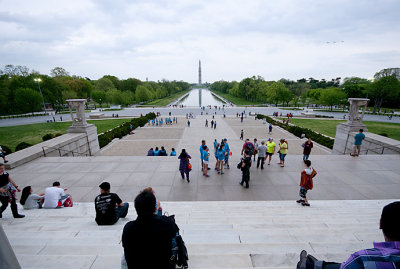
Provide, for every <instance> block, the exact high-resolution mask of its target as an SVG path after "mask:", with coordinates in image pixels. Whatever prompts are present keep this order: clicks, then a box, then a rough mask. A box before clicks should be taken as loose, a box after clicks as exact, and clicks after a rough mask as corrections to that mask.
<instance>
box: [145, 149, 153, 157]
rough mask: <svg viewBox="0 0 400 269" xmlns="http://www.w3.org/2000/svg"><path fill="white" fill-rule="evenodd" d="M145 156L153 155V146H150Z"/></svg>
mask: <svg viewBox="0 0 400 269" xmlns="http://www.w3.org/2000/svg"><path fill="white" fill-rule="evenodd" d="M147 156H154V150H153V148H150V149H149V151H148V152H147Z"/></svg>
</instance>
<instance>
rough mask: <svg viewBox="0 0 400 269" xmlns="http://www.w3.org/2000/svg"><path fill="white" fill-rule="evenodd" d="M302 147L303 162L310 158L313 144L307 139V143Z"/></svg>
mask: <svg viewBox="0 0 400 269" xmlns="http://www.w3.org/2000/svg"><path fill="white" fill-rule="evenodd" d="M302 146H303V148H304V149H303V161H305V160H308V158H309V157H310V153H311V149H312V148H313V146H314V145H313V142H312V141H311V138H308V139H307V141H306V142H305V143H304V144H303V145H302Z"/></svg>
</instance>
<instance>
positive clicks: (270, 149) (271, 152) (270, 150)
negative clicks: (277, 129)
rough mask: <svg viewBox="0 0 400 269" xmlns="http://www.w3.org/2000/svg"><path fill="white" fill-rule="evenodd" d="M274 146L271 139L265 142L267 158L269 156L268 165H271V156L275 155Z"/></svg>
mask: <svg viewBox="0 0 400 269" xmlns="http://www.w3.org/2000/svg"><path fill="white" fill-rule="evenodd" d="M275 148H276V144H275V142H274V140H273V139H272V138H270V139H268V141H267V156H269V160H268V165H270V164H271V158H272V155H274V153H275Z"/></svg>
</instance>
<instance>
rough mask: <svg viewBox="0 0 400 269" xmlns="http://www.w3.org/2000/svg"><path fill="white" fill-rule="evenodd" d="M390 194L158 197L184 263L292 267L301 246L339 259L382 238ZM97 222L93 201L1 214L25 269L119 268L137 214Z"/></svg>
mask: <svg viewBox="0 0 400 269" xmlns="http://www.w3.org/2000/svg"><path fill="white" fill-rule="evenodd" d="M392 201H393V200H363V201H359V200H346V201H337V200H330V201H326V200H323V201H321V200H320V201H311V207H302V206H301V205H298V204H296V203H295V202H294V201H235V202H229V201H218V202H164V203H162V206H163V209H164V212H168V213H169V214H175V216H176V221H177V224H178V225H179V227H180V229H181V231H180V233H181V235H182V236H183V239H184V240H185V242H186V245H187V247H188V251H189V258H190V260H189V268H208V269H222V268H235V269H249V268H259V269H263V268H264V269H265V268H295V267H296V263H297V261H298V259H299V253H300V251H301V250H302V249H306V250H307V251H308V252H309V253H311V254H313V255H315V256H316V257H317V258H321V259H325V260H331V261H338V262H342V261H344V260H346V259H347V258H348V257H349V255H350V254H351V253H352V252H355V251H357V250H359V249H361V248H369V247H372V242H373V241H383V236H382V234H381V231H380V230H379V219H380V214H381V210H382V208H383V206H384V205H386V204H388V203H390V202H392ZM130 204H131V208H130V212H129V214H128V216H127V218H126V219H121V220H119V221H118V223H117V224H116V225H113V226H97V225H96V223H95V222H94V215H95V212H94V206H93V203H76V204H75V205H74V207H73V208H63V209H54V210H46V209H40V210H39V209H37V210H21V213H22V214H25V215H26V217H25V218H24V219H13V218H12V216H11V213H10V211H9V210H6V212H4V214H3V219H0V224H2V226H3V228H4V231H5V233H6V234H7V236H8V239H9V241H10V243H11V245H12V247H13V249H14V251H15V253H16V256H17V258H18V260H19V262H20V264H21V266H22V267H23V268H59V269H61V268H74V269H79V268H82V269H89V268H90V269H100V268H107V269H109V268H120V259H121V254H122V251H123V250H122V246H121V234H122V229H123V227H124V225H125V223H126V222H128V221H130V220H133V219H135V218H136V213H135V211H134V207H133V203H130Z"/></svg>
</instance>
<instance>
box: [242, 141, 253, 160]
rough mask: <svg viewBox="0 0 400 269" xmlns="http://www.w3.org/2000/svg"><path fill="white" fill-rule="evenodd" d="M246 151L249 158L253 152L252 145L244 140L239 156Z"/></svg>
mask: <svg viewBox="0 0 400 269" xmlns="http://www.w3.org/2000/svg"><path fill="white" fill-rule="evenodd" d="M246 149H247V150H248V152H249V156H250V157H251V156H252V155H253V152H254V145H253V143H251V142H250V139H248V138H246V141H245V142H244V144H243V147H242V152H241V155H243V153H244V151H245V150H246Z"/></svg>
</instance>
